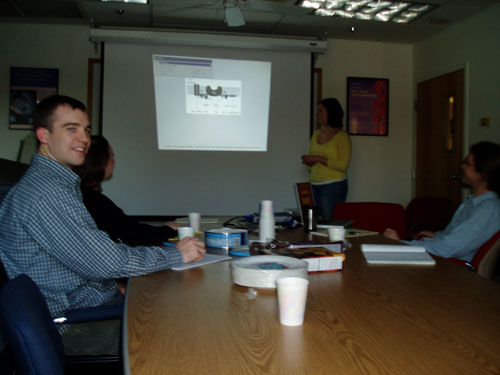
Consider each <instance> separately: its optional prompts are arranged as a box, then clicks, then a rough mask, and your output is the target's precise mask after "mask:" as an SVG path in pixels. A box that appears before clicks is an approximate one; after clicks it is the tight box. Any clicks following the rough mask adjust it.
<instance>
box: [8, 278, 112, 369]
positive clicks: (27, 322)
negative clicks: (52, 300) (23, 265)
mask: <svg viewBox="0 0 500 375" xmlns="http://www.w3.org/2000/svg"><path fill="white" fill-rule="evenodd" d="M0 318H1V319H2V323H3V326H4V329H5V334H6V337H7V339H8V342H9V344H10V347H11V350H12V353H13V356H14V359H15V362H16V368H17V372H16V374H17V373H19V374H37V375H44V374H47V375H49V374H50V375H58V374H61V375H62V374H65V373H66V374H68V373H69V374H80V373H81V374H88V373H92V372H93V371H99V373H103V372H104V371H106V372H107V373H109V374H119V373H122V367H121V363H117V362H116V361H106V360H105V361H103V362H102V361H101V362H98V361H87V362H86V361H84V360H82V358H79V357H77V356H75V357H67V356H65V354H64V346H63V343H62V339H61V336H60V334H59V332H58V330H57V328H56V325H55V324H54V322H53V321H52V317H51V316H50V312H49V309H48V306H47V303H46V302H45V299H44V297H43V295H42V293H41V292H40V289H39V288H38V286H37V285H36V284H35V283H34V282H33V280H31V279H30V278H29V277H28V276H26V275H20V276H18V277H16V278H15V279H14V280H11V281H9V282H7V283H6V284H5V285H4V286H3V288H2V289H1V290H0Z"/></svg>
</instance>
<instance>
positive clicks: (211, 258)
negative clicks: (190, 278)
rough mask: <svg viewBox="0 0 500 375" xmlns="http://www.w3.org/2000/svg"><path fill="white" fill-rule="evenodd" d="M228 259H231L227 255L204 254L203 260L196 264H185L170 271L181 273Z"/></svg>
mask: <svg viewBox="0 0 500 375" xmlns="http://www.w3.org/2000/svg"><path fill="white" fill-rule="evenodd" d="M229 259H231V257H230V256H227V255H215V254H205V256H204V257H203V259H202V260H200V261H198V262H191V263H186V264H183V265H182V266H179V267H172V269H173V270H174V271H182V270H187V269H189V268H194V267H201V266H204V265H205V264H210V263H217V262H222V261H225V260H229Z"/></svg>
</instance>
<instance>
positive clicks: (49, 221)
mask: <svg viewBox="0 0 500 375" xmlns="http://www.w3.org/2000/svg"><path fill="white" fill-rule="evenodd" d="M57 198H58V199H59V200H58V199H47V200H42V201H39V202H38V207H35V208H34V210H35V211H36V215H37V216H38V217H36V216H35V217H36V219H35V220H34V221H33V222H32V223H28V230H29V231H31V235H32V236H33V238H35V239H37V241H39V242H40V243H41V244H42V246H43V247H44V248H46V249H48V250H49V251H50V253H51V255H52V256H54V257H55V258H57V259H58V261H59V262H61V263H63V264H64V265H65V266H66V267H68V268H69V269H71V270H73V271H74V272H75V273H77V274H78V275H80V276H81V277H84V278H86V279H89V280H98V281H102V280H109V279H117V278H121V277H129V276H137V275H143V274H147V273H151V272H155V271H159V270H163V269H168V268H171V267H175V266H179V265H181V264H183V263H185V262H190V261H193V260H195V259H198V258H199V257H200V251H201V252H203V251H204V245H203V244H201V245H200V244H198V243H196V241H190V242H188V241H186V243H185V246H184V244H181V248H182V250H181V249H179V248H177V247H175V246H166V247H144V246H137V247H130V246H128V245H125V244H119V243H115V242H113V241H112V240H111V239H110V237H109V236H108V235H107V234H106V233H105V232H103V231H101V230H99V229H98V228H97V227H96V225H95V223H94V221H93V219H92V218H91V216H90V214H89V213H88V212H87V210H86V208H85V206H84V205H83V203H81V202H79V201H78V200H77V199H75V198H74V197H73V196H72V194H71V193H69V194H67V195H66V196H64V194H63V196H62V197H60V196H59V197H57ZM53 202H58V203H53ZM60 202H64V203H60ZM73 207H75V209H71V208H73ZM68 208H69V209H68ZM54 228H57V230H54ZM200 242H201V241H200ZM200 246H202V247H203V250H200Z"/></svg>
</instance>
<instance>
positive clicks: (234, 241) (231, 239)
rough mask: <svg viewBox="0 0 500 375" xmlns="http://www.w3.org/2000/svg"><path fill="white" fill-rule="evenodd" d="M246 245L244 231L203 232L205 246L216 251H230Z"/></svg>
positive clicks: (214, 230)
mask: <svg viewBox="0 0 500 375" xmlns="http://www.w3.org/2000/svg"><path fill="white" fill-rule="evenodd" d="M246 244H247V231H246V230H245V229H232V228H217V229H210V230H207V231H205V245H207V246H208V247H215V248H218V249H226V250H229V249H232V248H234V247H238V246H241V245H246Z"/></svg>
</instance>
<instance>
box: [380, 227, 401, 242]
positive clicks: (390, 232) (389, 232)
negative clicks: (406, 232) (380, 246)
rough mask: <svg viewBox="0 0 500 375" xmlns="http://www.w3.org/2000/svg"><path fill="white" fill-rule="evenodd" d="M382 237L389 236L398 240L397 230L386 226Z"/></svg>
mask: <svg viewBox="0 0 500 375" xmlns="http://www.w3.org/2000/svg"><path fill="white" fill-rule="evenodd" d="M384 237H387V238H390V239H392V240H397V241H399V240H400V238H399V235H398V232H396V231H395V230H394V229H391V228H387V229H386V230H385V231H384Z"/></svg>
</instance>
